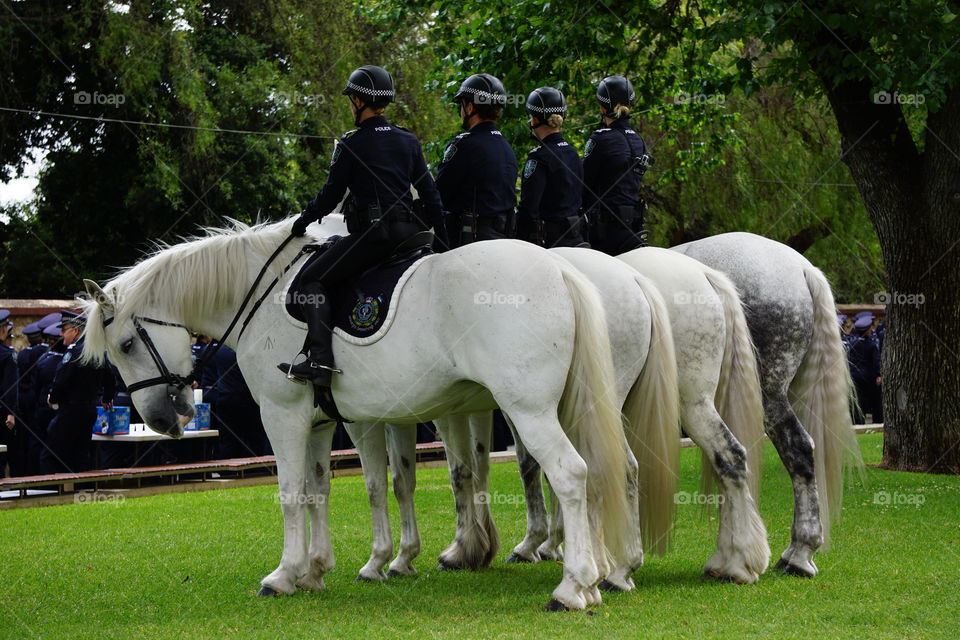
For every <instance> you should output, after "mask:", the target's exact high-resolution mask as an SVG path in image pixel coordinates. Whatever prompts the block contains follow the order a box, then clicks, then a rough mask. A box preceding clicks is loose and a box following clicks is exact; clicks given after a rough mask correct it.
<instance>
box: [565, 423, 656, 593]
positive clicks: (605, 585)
mask: <svg viewBox="0 0 960 640" xmlns="http://www.w3.org/2000/svg"><path fill="white" fill-rule="evenodd" d="M623 446H624V448H625V449H626V452H627V502H628V503H629V504H630V513H629V514H628V517H629V519H630V525H631V528H632V530H633V531H636V532H638V533H639V531H640V491H639V487H638V484H639V473H640V467H639V465H638V464H637V458H636V456H634V455H633V451H631V449H630V445H629V444H627V439H626V436H624V439H623ZM561 526H562V523H561ZM600 552H601V553H602V552H603V549H602V548H601V549H600ZM642 566H643V545H642V544H637V546H636V555H635V556H634V557H632V558H630V559H629V560H628V562H627V563H626V564H625V565H623V566H615V567H612V568H611V570H610V573H609V574H608V575H607V577H606V578H605V579H604V580H602V581H601V582H600V588H601V589H603V590H604V591H631V590H632V589H634V588H635V587H636V585H635V584H634V582H633V578H632V577H630V576H631V574H633V572H634V571H636V570H637V569H639V568H640V567H642Z"/></svg>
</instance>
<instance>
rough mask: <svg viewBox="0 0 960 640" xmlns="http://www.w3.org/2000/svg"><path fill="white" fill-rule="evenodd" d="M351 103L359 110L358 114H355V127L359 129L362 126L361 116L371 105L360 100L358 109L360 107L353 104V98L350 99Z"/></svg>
mask: <svg viewBox="0 0 960 640" xmlns="http://www.w3.org/2000/svg"><path fill="white" fill-rule="evenodd" d="M357 100H360V99H359V98H357ZM350 102H351V103H353V106H354V107H356V109H357V110H356V112H355V113H354V114H353V124H354V126H356V127H359V126H360V116H361V115H363V112H364V111H366V110H367V109H368V108H369V107H370V105H368V104H367V103H366V102H364V101H362V100H360V106H359V107H358V106H357V105H356V103H354V102H353V98H352V97H351V99H350Z"/></svg>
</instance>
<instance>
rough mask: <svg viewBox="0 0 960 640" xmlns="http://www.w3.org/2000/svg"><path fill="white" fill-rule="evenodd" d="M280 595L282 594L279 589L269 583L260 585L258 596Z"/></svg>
mask: <svg viewBox="0 0 960 640" xmlns="http://www.w3.org/2000/svg"><path fill="white" fill-rule="evenodd" d="M279 595H280V592H279V591H274V590H273V589H271V588H270V587H268V586H267V585H263V586H262V587H260V591H257V597H260V598H269V597H271V596H273V597H277V596H279Z"/></svg>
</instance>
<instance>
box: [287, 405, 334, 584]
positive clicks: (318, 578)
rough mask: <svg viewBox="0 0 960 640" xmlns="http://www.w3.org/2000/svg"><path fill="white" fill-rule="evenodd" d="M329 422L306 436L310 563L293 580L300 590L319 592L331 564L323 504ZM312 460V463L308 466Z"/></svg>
mask: <svg viewBox="0 0 960 640" xmlns="http://www.w3.org/2000/svg"><path fill="white" fill-rule="evenodd" d="M335 429H336V427H335V425H333V424H332V423H325V424H322V425H318V426H316V427H314V428H313V430H312V432H311V433H310V445H309V446H310V459H309V460H308V463H307V470H306V476H307V491H308V492H309V493H310V497H311V499H310V500H308V501H307V507H308V510H309V512H310V532H311V538H310V552H309V557H310V564H309V566H308V567H307V573H306V575H305V576H303V577H302V578H301V579H300V580H298V581H297V586H298V587H300V588H303V589H323V588H324V584H323V576H324V575H326V574H327V573H329V572H330V571H332V570H333V567H334V564H336V563H335V561H334V557H333V545H332V544H331V542H330V527H329V526H328V515H327V504H328V501H329V499H330V447H331V445H332V444H333V432H334V430H335ZM311 461H312V464H311Z"/></svg>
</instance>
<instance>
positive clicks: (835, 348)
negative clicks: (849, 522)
mask: <svg viewBox="0 0 960 640" xmlns="http://www.w3.org/2000/svg"><path fill="white" fill-rule="evenodd" d="M803 277H804V279H805V280H806V281H807V289H809V291H810V297H811V298H812V299H813V337H812V338H811V340H810V347H809V348H808V349H807V352H806V353H805V354H804V357H803V361H802V362H801V363H800V368H799V369H798V371H797V375H796V376H794V378H793V382H791V383H790V392H789V396H790V404H791V405H792V406H793V410H794V412H795V413H796V414H797V419H798V420H800V424H802V425H803V427H804V428H805V429H806V430H807V433H809V434H810V437H811V438H812V439H813V461H814V469H815V474H816V479H817V490H818V493H819V495H820V522H821V524H822V526H823V539H824V542H827V541H829V539H830V525H831V523H832V522H833V521H834V520H835V519H836V518H837V517H839V515H840V503H841V501H842V499H843V470H844V463H845V462H850V463H852V464H853V466H855V467H857V468H860V467H861V465H862V464H863V460H862V459H861V457H860V449H859V446H858V445H857V439H856V436H855V435H854V432H853V425H852V421H851V419H850V404H849V403H850V397H851V395H852V394H853V381H852V380H851V378H850V368H849V365H848V364H847V356H846V352H845V350H844V348H843V342H842V340H841V339H840V331H839V330H838V329H837V316H836V313H837V310H836V306H835V305H834V301H833V292H832V291H831V290H830V283H829V282H827V279H826V277H825V276H824V275H823V273H822V272H821V271H820V270H819V269H817V268H816V267H814V266H813V265H811V264H809V263H807V264H805V265H804V266H803Z"/></svg>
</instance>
